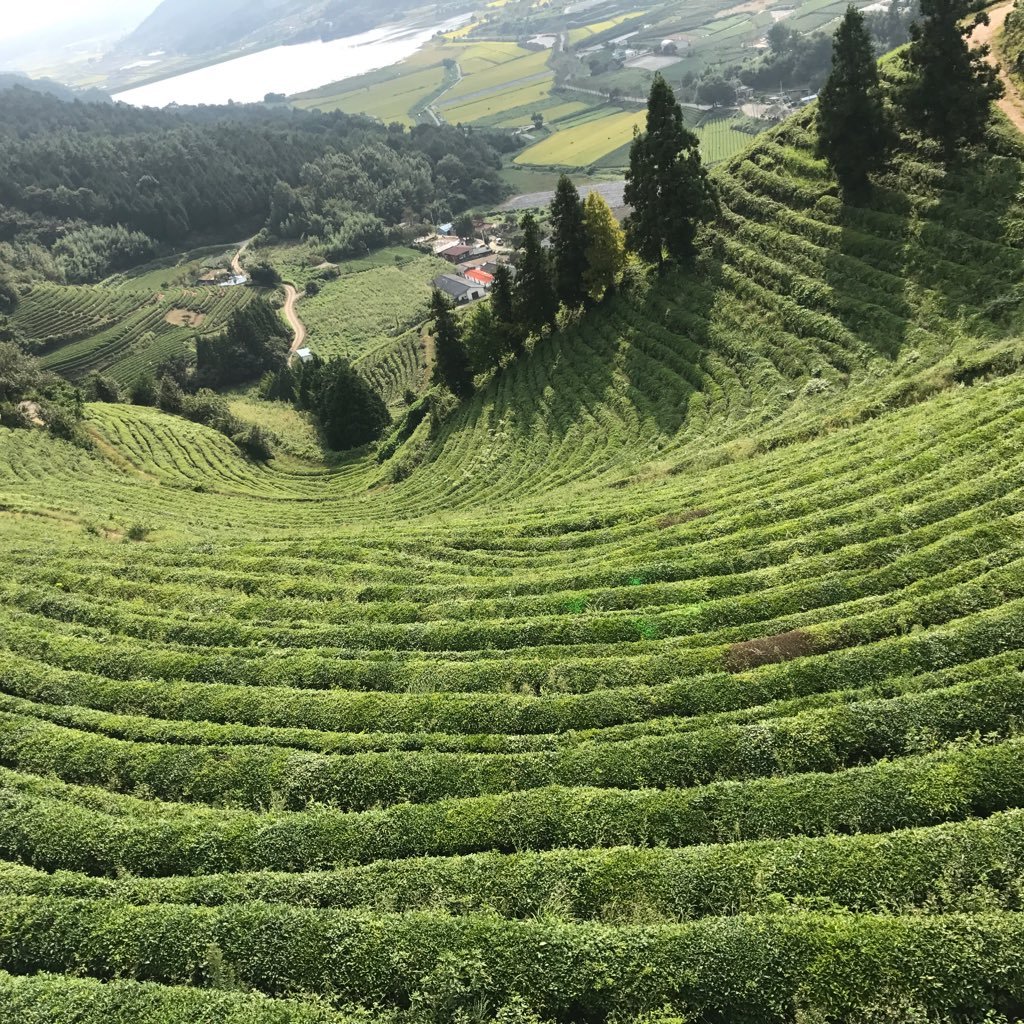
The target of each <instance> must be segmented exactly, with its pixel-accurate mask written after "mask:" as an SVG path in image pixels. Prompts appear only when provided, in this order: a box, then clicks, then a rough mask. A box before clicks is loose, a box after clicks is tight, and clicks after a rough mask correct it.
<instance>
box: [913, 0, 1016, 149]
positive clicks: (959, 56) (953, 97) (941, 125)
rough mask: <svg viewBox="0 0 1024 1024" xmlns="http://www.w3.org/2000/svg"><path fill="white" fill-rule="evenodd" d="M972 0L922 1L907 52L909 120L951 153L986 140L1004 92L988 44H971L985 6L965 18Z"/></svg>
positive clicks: (984, 22)
mask: <svg viewBox="0 0 1024 1024" xmlns="http://www.w3.org/2000/svg"><path fill="white" fill-rule="evenodd" d="M970 6H971V5H970V0H921V20H920V21H918V22H915V23H914V24H913V25H911V27H910V40H911V41H910V45H909V46H908V47H907V49H906V51H905V52H904V54H903V63H904V66H905V68H906V70H907V71H908V72H909V77H908V79H907V81H906V83H905V84H904V85H903V86H902V88H901V89H900V91H899V99H900V102H901V104H902V106H903V108H904V111H905V113H906V117H907V121H908V122H909V124H910V125H911V126H912V127H914V128H917V129H918V130H919V131H920V132H922V133H923V134H924V135H927V136H929V137H931V138H933V139H936V140H937V141H938V142H940V143H941V144H942V147H943V150H944V151H945V153H946V156H947V158H949V157H951V156H952V155H953V153H954V152H955V150H956V148H957V145H958V144H960V143H962V142H966V143H973V142H977V141H979V140H980V139H981V136H982V133H983V132H984V130H985V125H986V124H987V123H988V119H989V116H990V113H991V103H992V101H993V100H997V99H999V97H1000V96H1002V95H1003V83H1002V82H1000V81H999V72H998V69H997V68H995V67H993V66H991V65H990V64H988V63H987V62H986V60H985V58H986V56H987V55H988V52H989V47H988V45H987V44H983V45H981V46H975V47H971V45H970V42H969V38H970V35H971V33H972V32H973V31H974V29H975V28H976V27H977V26H978V25H987V24H988V15H987V14H986V13H985V12H984V11H982V12H981V13H979V14H977V15H976V16H975V17H974V19H973V20H972V21H971V22H969V23H967V24H964V23H963V19H964V18H966V17H967V14H968V12H969V10H970Z"/></svg>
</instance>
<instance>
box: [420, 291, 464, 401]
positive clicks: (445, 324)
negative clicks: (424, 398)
mask: <svg viewBox="0 0 1024 1024" xmlns="http://www.w3.org/2000/svg"><path fill="white" fill-rule="evenodd" d="M430 312H431V315H432V316H433V318H434V372H433V375H432V380H433V382H434V383H435V384H443V385H444V386H445V387H447V388H448V390H449V391H451V393H452V394H453V395H455V396H457V397H458V398H465V397H466V396H467V395H468V394H469V393H470V392H471V391H472V390H473V374H472V371H471V370H470V368H469V357H468V356H467V355H466V349H465V346H464V345H463V344H462V331H461V329H460V327H459V324H458V322H457V321H456V319H455V317H454V315H453V314H452V307H451V303H450V302H449V301H448V297H447V296H446V295H445V294H444V293H443V292H440V291H438V290H437V289H436V288H435V289H434V294H433V295H432V296H431V300H430Z"/></svg>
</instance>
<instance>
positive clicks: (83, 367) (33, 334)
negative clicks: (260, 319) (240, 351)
mask: <svg viewBox="0 0 1024 1024" xmlns="http://www.w3.org/2000/svg"><path fill="white" fill-rule="evenodd" d="M254 294H255V293H254V292H253V291H252V290H251V289H249V288H195V287H192V288H182V287H175V288H172V289H169V290H167V291H166V292H149V291H144V290H137V289H136V288H135V287H133V284H132V282H131V281H129V282H128V283H127V284H124V285H120V286H105V285H104V286H97V287H75V286H63V285H49V284H37V285H35V286H33V288H32V290H31V291H30V292H29V293H28V295H26V297H25V298H24V300H23V301H22V302H21V303H20V304H19V306H18V309H17V311H16V313H15V315H14V317H13V320H14V324H15V326H16V327H17V329H18V330H19V332H20V333H21V335H22V337H23V338H24V339H25V341H26V342H27V343H28V344H29V345H30V346H31V347H32V348H33V349H35V350H37V351H38V352H39V353H40V355H41V360H42V363H43V365H44V366H45V367H47V368H48V369H51V370H55V371H56V372H58V373H61V374H64V375H65V376H67V377H70V378H72V379H79V378H81V377H84V376H85V375H86V374H88V373H89V372H90V371H92V370H102V371H103V372H104V373H108V374H110V375H111V376H112V377H114V378H115V379H117V380H119V381H121V382H122V383H130V382H131V381H133V380H134V379H135V378H136V377H137V376H138V375H139V374H140V373H141V372H142V371H143V370H145V369H147V368H152V367H153V366H155V365H157V364H158V363H159V362H161V360H163V359H166V358H167V357H168V356H172V355H176V354H178V353H181V352H184V351H185V347H186V345H187V344H188V343H189V342H190V341H191V340H192V338H193V337H194V336H195V335H196V333H200V332H201V333H213V332H216V331H217V330H219V329H220V328H222V327H223V326H224V324H225V323H226V322H227V319H228V317H229V316H230V315H231V313H232V312H233V311H234V310H236V309H238V308H240V307H241V306H242V305H244V304H245V303H247V302H249V301H250V300H251V299H252V298H253V295H254Z"/></svg>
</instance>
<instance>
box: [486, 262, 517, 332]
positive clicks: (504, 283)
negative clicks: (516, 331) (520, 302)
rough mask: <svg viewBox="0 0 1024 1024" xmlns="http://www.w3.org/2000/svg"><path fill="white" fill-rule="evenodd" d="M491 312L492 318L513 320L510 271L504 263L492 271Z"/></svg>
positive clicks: (505, 320)
mask: <svg viewBox="0 0 1024 1024" xmlns="http://www.w3.org/2000/svg"><path fill="white" fill-rule="evenodd" d="M491 312H492V313H493V314H494V319H495V320H499V321H501V322H502V323H505V324H510V323H512V322H513V321H514V320H515V310H514V307H513V302H512V271H511V270H509V268H508V267H507V266H505V264H504V263H502V264H500V265H499V266H498V267H497V268H496V269H495V271H494V284H492V285H491Z"/></svg>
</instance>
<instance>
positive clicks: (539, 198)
mask: <svg viewBox="0 0 1024 1024" xmlns="http://www.w3.org/2000/svg"><path fill="white" fill-rule="evenodd" d="M625 187H626V183H625V182H624V181H606V182H602V183H601V184H600V185H584V186H583V187H582V188H581V189H580V195H581V196H582V197H583V198H584V199H585V198H586V197H587V196H588V195H589V194H590V193H591V192H600V193H601V195H602V196H604V198H605V202H607V203H608V205H609V206H610V207H611V208H612V209H613V210H614V209H615V208H616V207H617V206H624V205H625V204H624V203H623V201H622V190H623V189H624V188H625ZM554 198H555V193H554V192H527V193H526V194H525V195H521V196H513V197H512V198H511V199H506V200H505V202H504V203H502V204H501V207H500V209H502V210H532V209H535V208H537V207H541V206H548V205H550V203H551V200H552V199H554Z"/></svg>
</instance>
